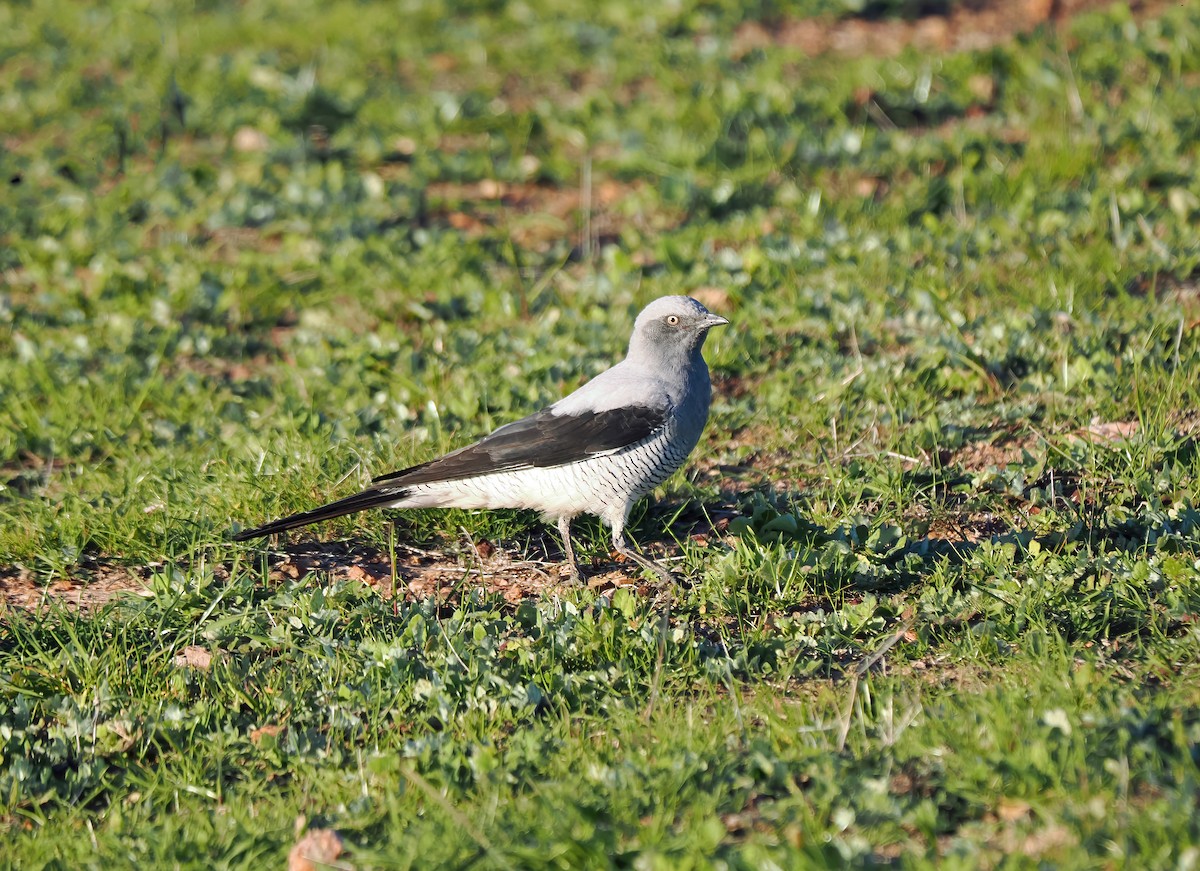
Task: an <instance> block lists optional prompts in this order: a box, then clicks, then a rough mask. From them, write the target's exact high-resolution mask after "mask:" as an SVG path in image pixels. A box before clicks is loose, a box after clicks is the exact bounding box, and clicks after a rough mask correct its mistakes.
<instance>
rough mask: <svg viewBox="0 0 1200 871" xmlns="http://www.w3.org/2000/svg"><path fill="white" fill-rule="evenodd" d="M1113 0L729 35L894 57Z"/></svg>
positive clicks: (981, 2) (743, 49) (814, 21)
mask: <svg viewBox="0 0 1200 871" xmlns="http://www.w3.org/2000/svg"><path fill="white" fill-rule="evenodd" d="M1112 5H1114V4H1113V0H978V2H974V3H964V4H961V5H959V6H956V7H955V8H954V9H953V10H952V11H951V12H950V13H949V14H947V15H928V16H924V17H922V18H917V19H915V20H904V19H882V20H871V19H866V18H841V19H828V18H805V19H793V20H787V19H784V20H782V21H778V22H773V23H771V24H770V26H768V25H767V24H765V23H763V22H758V21H751V22H747V23H745V24H743V25H742V26H741V27H739V28H738V30H737V32H736V34H735V35H734V40H733V55H734V57H735V58H736V57H741V56H743V55H745V54H746V53H747V52H750V51H753V50H754V49H757V48H764V47H766V46H768V45H783V46H788V47H791V48H796V49H799V50H800V51H802V52H804V54H806V55H809V56H815V55H822V54H837V55H842V56H846V57H860V56H863V55H871V56H873V57H893V56H895V55H897V54H899V53H900V52H902V51H904V50H905V49H906V48H908V47H909V46H912V47H914V48H917V49H919V50H921V51H931V52H962V51H980V50H983V49H987V48H990V47H992V46H994V45H997V44H999V43H1002V42H1007V41H1008V40H1010V39H1013V38H1014V37H1016V36H1019V35H1020V34H1023V33H1028V32H1030V31H1032V30H1034V29H1035V28H1037V27H1038V26H1040V25H1043V24H1047V23H1059V22H1061V21H1064V20H1065V19H1068V18H1070V17H1072V16H1074V15H1078V14H1080V13H1083V12H1089V11H1092V10H1096V9H1102V8H1104V7H1106V6H1112ZM1164 5H1165V4H1163V3H1161V2H1156V0H1143V2H1139V0H1134V2H1132V3H1130V4H1129V6H1130V8H1131V9H1132V10H1133V11H1134V13H1136V14H1145V15H1150V14H1153V13H1154V12H1156V11H1158V10H1160V9H1161V8H1163V6H1164Z"/></svg>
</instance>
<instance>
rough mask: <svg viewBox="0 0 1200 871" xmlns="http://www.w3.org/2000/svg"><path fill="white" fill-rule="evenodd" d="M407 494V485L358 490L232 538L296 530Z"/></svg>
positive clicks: (247, 530)
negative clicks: (358, 491)
mask: <svg viewBox="0 0 1200 871" xmlns="http://www.w3.org/2000/svg"><path fill="white" fill-rule="evenodd" d="M406 495H408V490H407V489H406V488H404V487H372V488H370V489H369V490H364V491H362V492H361V493H355V494H354V495H353V496H347V497H346V498H345V499H339V500H338V501H337V502H330V503H329V504H328V505H322V506H321V507H320V508H314V509H313V510H312V511H304V512H302V513H300V514H293V515H292V516H291V517H284V518H282V519H280V520H276V521H273V522H271V523H268V524H266V525H265V526H260V527H258V528H257V529H245V530H242V531H241V532H239V533H237V534H236V535H234V536H233V540H234V541H247V540H249V539H251V538H262V537H263V536H265V535H272V534H274V533H276V532H283V531H284V530H285V529H295V528H296V527H297V526H307V525H308V524H310V523H317V522H319V521H322V520H332V519H333V518H335V517H341V516H343V515H345V514H353V513H355V512H356V511H365V510H367V509H368V508H382V507H384V506H386V505H391V504H392V503H394V502H398V501H400V500H401V499H403V498H404V497H405V496H406Z"/></svg>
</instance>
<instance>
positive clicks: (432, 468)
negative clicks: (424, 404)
mask: <svg viewBox="0 0 1200 871" xmlns="http://www.w3.org/2000/svg"><path fill="white" fill-rule="evenodd" d="M666 422H667V409H666V408H651V407H649V406H641V405H637V406H628V407H625V408H614V409H611V410H608V411H587V412H583V413H581V414H554V413H553V412H551V411H550V409H544V410H542V411H539V412H538V413H537V414H531V415H530V416H529V417H525V418H522V419H521V420H517V421H513V422H512V423H509V424H505V425H504V426H502V427H500V428H499V429H498V430H496V431H495V432H493V433H492V434H491V435H488V436H485V437H484V438H482V439H480V440H479V441H477V442H476V443H475V444H473V445H467V446H466V447H464V448H459V449H458V450H457V451H453V452H452V453H449V454H446V455H445V456H444V457H439V458H438V459H436V460H431V461H430V462H428V463H422V464H421V465H419V466H412V467H410V468H407V469H401V470H400V471H399V472H392V473H391V474H388V475H383V476H381V477H379V478H376V479H375V480H374V482H373V485H374V486H371V487H368V488H367V489H366V490H363V491H362V492H361V493H355V494H354V495H353V496H347V497H346V498H345V499H339V500H338V501H337V502H330V503H329V504H328V505H322V506H321V507H320V508H314V509H313V510H312V511H305V512H303V513H301V514H293V515H292V516H290V517H284V518H282V519H280V520H276V521H274V522H272V523H268V524H266V525H265V526H260V527H257V528H256V529H247V530H244V531H242V532H239V533H237V534H236V535H234V536H233V540H234V541H246V540H248V539H251V538H261V537H263V536H265V535H272V534H274V533H276V532H283V531H284V530H286V529H294V528H296V527H297V526H307V525H308V524H310V523H317V522H319V521H322V520H331V519H333V518H334V517H341V516H342V515H344V514H353V513H354V512H356V511H365V510H366V509H368V508H379V507H382V506H385V505H390V504H391V503H393V502H397V501H399V500H401V499H403V498H404V497H405V496H406V495H407V492H408V488H409V487H411V486H414V485H416V484H427V483H430V482H433V481H456V480H460V479H462V478H473V477H475V476H476V475H486V474H489V473H492V472H505V471H510V470H513V469H529V468H545V467H548V466H561V465H564V464H566V463H573V462H577V461H579V460H584V459H587V458H588V457H594V456H596V455H597V454H603V453H606V452H608V451H613V450H617V449H619V448H624V447H628V446H629V445H634V444H637V443H638V442H640V441H641V440H642V439H644V438H646V437H647V436H649V435H650V434H651V433H653V432H654V431H655V430H657V429H659V428H661V427H662V426H664V425H665V424H666ZM383 482H391V483H388V484H384V483H383Z"/></svg>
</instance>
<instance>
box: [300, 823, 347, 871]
mask: <svg viewBox="0 0 1200 871" xmlns="http://www.w3.org/2000/svg"><path fill="white" fill-rule="evenodd" d="M340 855H342V839H341V837H340V836H339V835H338V833H337V832H335V831H334V830H333V829H310V830H309V832H308V833H307V834H306V835H305V836H304V837H303V838H301V839H300V840H299V841H297V842H296V845H295V846H294V847H292V850H291V852H290V853H288V865H287V866H288V871H318V869H320V868H328V867H330V866H331V865H333V863H334V862H336V861H337V857H338V856H340ZM338 867H339V868H341V867H349V866H345V865H339V866H338Z"/></svg>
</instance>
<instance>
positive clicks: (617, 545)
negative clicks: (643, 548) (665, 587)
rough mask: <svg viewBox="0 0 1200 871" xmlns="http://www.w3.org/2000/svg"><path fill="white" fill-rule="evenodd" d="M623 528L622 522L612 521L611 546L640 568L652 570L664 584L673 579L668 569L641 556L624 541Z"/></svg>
mask: <svg viewBox="0 0 1200 871" xmlns="http://www.w3.org/2000/svg"><path fill="white" fill-rule="evenodd" d="M624 528H625V525H624V524H623V523H614V524H613V528H612V543H613V548H614V549H615V550H616V551H617V553H619V554H621V555H622V556H624V557H627V558H629V559H631V560H633V561H634V562H635V563H637V564H638V565H639V566H641V567H642V568H644V569H649V570H650V571H652V572H654V574H656V575H658V579H659V580H660V581H662V582H663V583H664V584H669V583H671V582H672V581H674V580H675V576H674V575H673V574H671V573H670V572H669V571H667V570H666V569H664V568H663V567H662V566H660V565H659V564H658V563H656V562H655V561H654V560H652V559H647V558H646V557H644V556H642V555H641V554H640V553H638V552H637V551H636V550H634V549H633V548H632V547H630V546H629V545H628V544H627V543H626V542H625V532H624Z"/></svg>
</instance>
